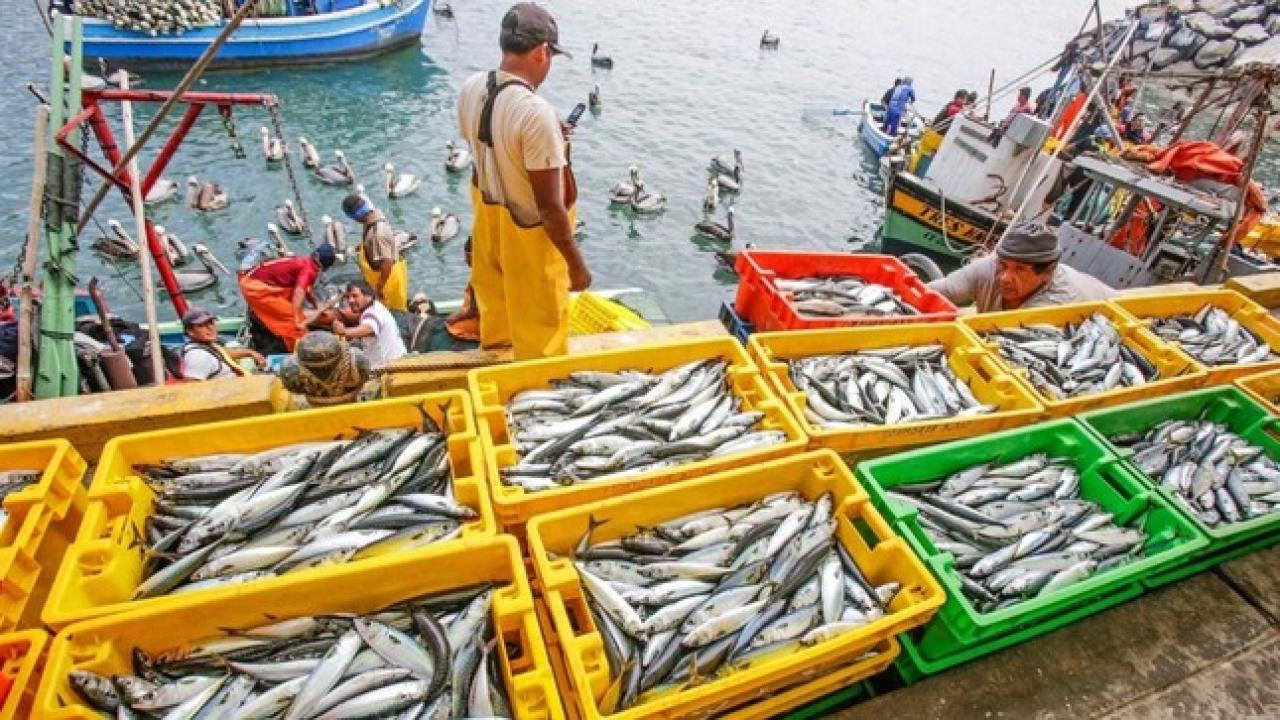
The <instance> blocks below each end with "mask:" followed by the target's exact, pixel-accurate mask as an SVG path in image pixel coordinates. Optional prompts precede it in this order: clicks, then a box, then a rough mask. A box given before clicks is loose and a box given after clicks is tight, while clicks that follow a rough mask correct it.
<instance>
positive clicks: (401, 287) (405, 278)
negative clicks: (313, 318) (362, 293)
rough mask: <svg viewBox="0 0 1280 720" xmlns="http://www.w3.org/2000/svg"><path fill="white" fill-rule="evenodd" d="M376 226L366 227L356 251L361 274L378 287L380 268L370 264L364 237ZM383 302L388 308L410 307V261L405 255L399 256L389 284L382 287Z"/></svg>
mask: <svg viewBox="0 0 1280 720" xmlns="http://www.w3.org/2000/svg"><path fill="white" fill-rule="evenodd" d="M378 222H386V220H379V221H378ZM375 227H377V223H374V224H373V225H368V226H366V227H365V228H364V231H363V234H362V235H361V241H360V248H359V250H357V251H356V258H357V262H358V263H359V264H360V274H361V275H363V276H364V281H365V282H367V283H369V285H370V286H372V287H375V288H376V287H378V281H379V280H380V279H381V278H380V277H379V275H378V269H377V268H375V267H373V266H372V265H370V264H369V258H368V257H366V256H365V244H364V238H365V237H367V236H368V234H369V233H370V232H371V231H372V230H373V229H374V228H375ZM382 304H383V305H385V306H387V309H388V310H399V311H401V312H404V311H405V310H407V309H408V308H409V263H408V262H406V261H405V259H404V258H403V257H397V258H396V263H395V265H392V266H391V275H390V276H389V277H388V278H387V284H386V285H385V286H384V287H383V288H382Z"/></svg>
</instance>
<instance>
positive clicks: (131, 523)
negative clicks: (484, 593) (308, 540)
mask: <svg viewBox="0 0 1280 720" xmlns="http://www.w3.org/2000/svg"><path fill="white" fill-rule="evenodd" d="M446 404H447V405H446ZM446 406H447V408H448V416H447V418H444V420H443V421H442V417H441V414H440V413H441V408H443V407H446ZM420 408H426V409H427V410H428V412H430V414H431V416H432V418H433V419H434V420H435V421H436V422H438V423H440V425H441V427H443V428H446V429H447V431H448V436H449V437H448V446H449V464H450V467H451V469H452V471H453V487H454V493H455V495H456V497H457V499H458V502H460V503H462V504H464V505H468V506H470V507H471V508H473V509H475V510H476V512H477V513H478V514H479V517H478V518H477V519H475V520H472V521H471V522H469V523H468V524H467V525H466V526H464V528H463V531H462V535H461V536H460V537H459V538H457V539H455V540H452V541H449V542H445V543H436V544H435V545H433V546H431V547H430V548H428V550H435V551H437V552H438V551H443V550H444V549H446V548H447V547H448V546H450V545H453V544H456V543H461V542H465V541H466V540H468V539H471V538H475V537H487V536H492V535H495V534H496V533H497V526H496V522H495V520H494V516H493V508H492V506H491V505H490V504H489V496H488V493H486V492H485V487H484V460H483V458H482V457H481V454H480V442H479V439H478V438H477V436H476V431H475V421H474V419H473V418H472V415H471V408H470V401H469V400H468V398H467V397H466V394H465V393H463V392H461V391H452V392H442V393H431V394H428V395H417V396H414V397H406V398H397V399H394V400H382V401H378V402H369V403H360V404H355V405H344V406H341V407H334V408H326V409H323V410H307V411H303V412H296V413H286V414H282V415H272V416H267V417H261V418H249V419H244V420H230V421H227V422H220V423H211V424H208V425H193V426H189V427H185V428H177V429H172V430H161V431H157V432H150V433H139V434H137V435H127V436H124V437H119V438H115V439H113V440H111V441H110V442H108V443H107V446H106V448H105V449H104V450H103V453H102V459H101V462H100V463H99V464H98V469H97V472H96V474H95V475H94V480H93V485H92V486H91V487H90V489H89V506H88V509H87V510H86V512H85V518H84V522H83V523H82V524H81V526H80V533H79V535H78V536H76V541H75V544H74V545H73V546H72V547H71V548H70V550H68V552H67V553H66V557H65V559H64V560H63V562H62V565H61V567H60V568H59V570H58V576H57V579H56V580H55V581H54V584H53V589H52V591H51V592H50V593H49V601H48V603H47V605H46V606H45V609H44V614H43V619H44V622H45V623H47V624H48V625H50V626H52V627H54V628H56V629H61V628H63V627H65V626H66V625H68V624H70V623H73V622H77V621H80V620H87V619H89V618H93V617H98V616H101V615H109V614H114V613H120V612H124V611H126V610H133V609H136V608H142V607H147V608H152V607H164V606H168V605H172V604H174V603H184V602H186V598H188V597H208V596H210V594H216V593H217V592H218V590H217V589H216V588H215V589H212V590H208V591H193V592H191V593H183V594H182V595H181V596H178V597H174V596H164V597H158V598H151V599H148V600H140V601H132V600H130V598H131V597H132V596H133V592H134V590H135V589H137V587H138V585H139V584H140V583H141V582H142V561H143V549H142V546H141V543H139V542H138V539H137V534H138V533H139V532H141V529H142V528H144V527H145V525H146V521H147V518H148V517H150V516H151V514H152V510H153V508H154V503H155V498H156V496H155V493H153V492H152V491H151V489H150V488H149V487H148V486H147V484H146V483H145V482H144V481H143V480H142V478H141V477H139V476H138V474H137V473H136V472H135V471H134V469H133V468H134V466H135V465H138V464H146V463H157V462H160V461H163V460H165V459H170V458H181V457H190V456H195V455H204V454H209V453H221V452H257V451H260V450H266V449H269V448H275V447H280V446H282V445H290V444H293V443H299V442H305V441H312V440H330V439H333V438H334V437H337V436H339V435H344V436H347V437H351V436H354V435H355V434H356V433H357V432H358V429H366V430H371V429H381V428H393V427H418V426H419V424H420V423H421V415H420ZM358 562H372V561H371V560H362V561H358ZM313 572H324V570H323V569H319V570H302V571H298V572H296V573H291V574H289V575H285V576H281V577H274V578H266V579H263V580H258V581H254V582H252V583H248V584H246V585H245V586H243V587H256V586H258V585H262V586H264V587H267V588H280V587H287V586H288V585H289V584H290V583H291V582H293V581H294V578H297V577H300V576H302V575H304V574H310V573H313Z"/></svg>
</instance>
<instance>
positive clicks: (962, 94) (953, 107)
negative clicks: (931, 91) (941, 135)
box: [932, 89, 969, 128]
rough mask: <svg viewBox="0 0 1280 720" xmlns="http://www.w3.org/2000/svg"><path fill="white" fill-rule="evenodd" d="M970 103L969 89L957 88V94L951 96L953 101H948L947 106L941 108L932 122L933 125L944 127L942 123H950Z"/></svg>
mask: <svg viewBox="0 0 1280 720" xmlns="http://www.w3.org/2000/svg"><path fill="white" fill-rule="evenodd" d="M968 104H969V93H968V91H966V90H964V89H960V90H957V91H956V94H955V96H953V97H952V98H951V102H949V103H947V106H946V107H944V108H942V109H941V110H939V111H938V114H937V116H935V117H934V118H933V123H932V125H933V127H935V128H938V127H942V124H943V123H944V122H945V123H946V124H948V125H950V124H951V123H950V122H948V121H949V120H950V119H951V118H953V117H955V116H956V115H959V114H960V113H962V112H964V108H965V106H966V105H968Z"/></svg>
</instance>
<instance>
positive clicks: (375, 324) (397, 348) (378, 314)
mask: <svg viewBox="0 0 1280 720" xmlns="http://www.w3.org/2000/svg"><path fill="white" fill-rule="evenodd" d="M360 325H362V326H364V327H367V328H369V329H370V330H373V334H372V335H369V336H367V337H362V338H360V349H362V350H364V354H365V356H366V357H368V358H369V363H370V364H371V365H375V366H376V365H381V364H383V363H386V362H390V361H392V360H395V359H397V358H401V357H404V355H405V353H407V352H408V350H406V349H405V347H404V340H402V339H401V338H400V328H399V327H398V326H397V325H396V319H395V318H393V317H391V311H390V310H388V309H387V306H386V305H383V304H382V303H380V302H378V301H377V300H374V301H373V302H372V303H371V304H370V305H369V307H367V308H365V309H364V312H362V313H360Z"/></svg>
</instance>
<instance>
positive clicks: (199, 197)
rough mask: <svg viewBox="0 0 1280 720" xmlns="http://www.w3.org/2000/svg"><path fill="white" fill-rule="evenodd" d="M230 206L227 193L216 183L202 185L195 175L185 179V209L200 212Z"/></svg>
mask: <svg viewBox="0 0 1280 720" xmlns="http://www.w3.org/2000/svg"><path fill="white" fill-rule="evenodd" d="M230 204H231V198H230V196H228V195H227V191H226V190H224V189H223V188H222V186H221V185H218V184H217V183H211V182H207V183H202V182H200V179H199V178H197V177H196V176H195V175H192V176H191V177H189V178H187V207H189V208H191V209H192V210H199V211H200V212H209V211H211V210H221V209H222V208H224V207H226V206H228V205H230Z"/></svg>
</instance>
